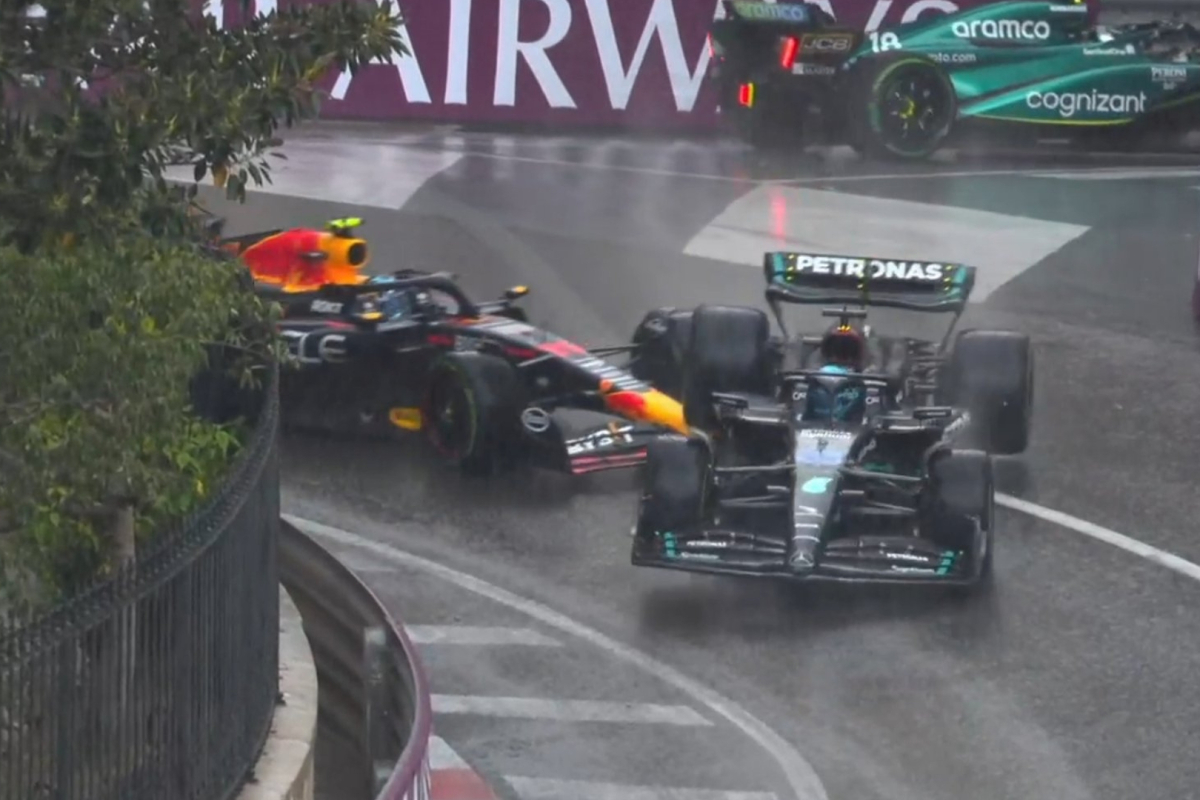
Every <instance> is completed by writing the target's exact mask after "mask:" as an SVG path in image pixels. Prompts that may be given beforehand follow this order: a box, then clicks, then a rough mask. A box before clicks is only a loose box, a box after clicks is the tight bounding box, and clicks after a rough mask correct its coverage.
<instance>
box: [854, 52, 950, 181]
mask: <svg viewBox="0 0 1200 800" xmlns="http://www.w3.org/2000/svg"><path fill="white" fill-rule="evenodd" d="M852 81H853V83H852V84H851V87H852V92H851V95H852V100H851V102H853V103H855V105H856V107H857V111H856V112H852V117H851V121H850V131H849V138H850V144H851V145H852V146H853V147H854V148H855V149H856V150H858V151H859V152H861V153H864V154H866V155H871V156H877V157H881V158H890V159H896V158H900V159H923V158H928V157H929V156H931V155H933V154H934V153H935V152H936V151H937V150H938V149H939V148H940V147H941V146H942V144H943V143H944V142H945V141H946V139H947V137H949V135H950V131H951V128H952V127H953V126H954V121H955V119H956V118H957V116H958V96H957V94H956V93H955V91H954V84H953V83H951V82H950V76H949V75H947V74H946V70H945V69H943V68H942V67H941V65H939V64H938V63H937V62H936V61H933V60H932V59H930V58H928V57H926V56H922V55H919V54H915V53H888V54H883V55H879V56H876V57H874V58H871V59H870V60H868V61H865V62H863V64H862V65H861V66H860V67H859V68H858V70H857V72H856V75H855V76H854V78H853V79H852Z"/></svg>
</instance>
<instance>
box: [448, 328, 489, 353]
mask: <svg viewBox="0 0 1200 800" xmlns="http://www.w3.org/2000/svg"><path fill="white" fill-rule="evenodd" d="M482 345H483V341H482V340H480V339H478V338H476V337H474V336H464V335H462V334H461V333H460V334H458V335H457V336H455V337H454V350H455V352H458V353H474V352H477V351H478V350H479V349H480V347H482Z"/></svg>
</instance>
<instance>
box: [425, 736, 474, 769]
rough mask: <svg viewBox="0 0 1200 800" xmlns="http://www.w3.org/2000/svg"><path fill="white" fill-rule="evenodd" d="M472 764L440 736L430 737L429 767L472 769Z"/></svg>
mask: <svg viewBox="0 0 1200 800" xmlns="http://www.w3.org/2000/svg"><path fill="white" fill-rule="evenodd" d="M470 768H471V765H470V764H468V763H467V762H466V761H464V760H463V757H462V756H460V755H459V754H458V753H456V752H455V751H454V748H453V747H451V746H450V743H449V742H447V741H446V740H445V739H443V738H442V737H440V736H430V737H429V769H431V770H435V771H436V770H444V769H470Z"/></svg>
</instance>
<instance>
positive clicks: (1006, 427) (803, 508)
mask: <svg viewBox="0 0 1200 800" xmlns="http://www.w3.org/2000/svg"><path fill="white" fill-rule="evenodd" d="M764 266H765V271H766V277H767V281H768V284H767V290H766V295H767V300H768V304H769V306H770V308H771V310H772V313H773V315H774V317H775V320H776V322H777V325H778V327H779V333H778V334H772V333H771V331H770V320H769V317H768V315H767V313H766V312H764V311H762V310H760V309H755V308H744V307H734V306H719V305H707V306H700V307H699V308H696V309H694V310H676V311H671V310H659V311H657V312H652V315H651V316H650V317H649V318H648V320H647V323H646V324H645V326H644V328H645V330H644V331H643V334H642V338H643V343H642V350H643V353H642V355H641V356H640V358H641V361H640V362H639V366H638V369H640V370H641V371H642V372H643V373H644V374H647V375H648V376H649V375H653V374H658V375H661V376H664V377H663V383H664V384H665V383H668V382H669V381H670V380H674V381H676V384H677V385H678V386H679V392H680V396H681V398H682V403H683V407H684V413H685V419H686V420H687V422H688V423H689V424H690V425H691V427H692V428H693V430H694V433H693V434H692V435H686V434H683V433H682V432H681V433H680V434H668V435H664V436H663V437H661V438H659V439H657V440H656V441H653V442H651V444H650V446H649V450H648V458H647V464H646V468H645V471H644V485H643V491H642V494H641V498H640V501H639V505H638V514H637V522H636V525H635V528H634V531H633V534H634V540H633V549H632V561H633V563H634V564H635V565H640V566H651V567H661V568H669V569H680V570H691V571H698V572H711V573H733V574H743V575H771V576H780V577H788V578H804V579H810V578H812V579H823V578H824V579H835V580H838V579H840V580H868V579H873V580H883V581H898V582H921V581H931V582H944V583H951V584H959V585H974V584H975V583H976V582H978V581H979V580H981V579H982V578H984V577H986V576H987V575H988V574H989V572H990V568H991V561H992V541H993V534H994V529H995V515H994V513H993V503H994V488H993V480H992V457H993V455H997V454H1007V455H1012V454H1017V453H1020V452H1022V451H1024V449H1025V447H1026V445H1027V443H1028V439H1029V434H1030V424H1031V418H1032V411H1031V408H1032V392H1033V354H1032V351H1031V348H1030V342H1029V340H1028V338H1027V337H1025V336H1023V335H1021V334H1018V333H1016V332H1011V331H987V330H964V331H961V332H959V333H958V334H957V336H952V334H953V332H954V329H955V327H956V325H957V322H958V319H959V317H960V316H961V314H962V312H963V310H964V307H965V305H966V303H967V299H968V297H969V295H970V292H971V289H972V287H973V286H974V280H975V270H974V268H972V267H969V266H963V265H958V264H946V263H929V262H912V261H897V260H887V259H877V258H859V257H851V256H826V255H809V254H797V253H768V254H767V255H766V257H765V264H764ZM796 304H800V305H803V304H819V305H832V306H833V307H831V308H827V309H825V310H824V312H823V313H824V314H825V315H826V316H829V317H833V318H835V319H836V322H835V324H834V325H832V326H831V327H830V328H829V329H828V330H827V331H825V332H824V333H823V334H821V335H815V336H795V335H793V334H791V333H789V331H788V328H787V326H786V324H785V319H784V316H785V315H784V309H785V308H788V307H792V306H794V305H796ZM880 306H882V307H893V308H902V309H910V310H914V311H918V312H926V313H938V312H941V313H949V314H951V315H953V316H952V321H951V322H950V324H949V327H948V330H947V332H946V335H945V337H944V338H943V339H942V340H941V341H937V342H933V341H921V340H916V339H912V338H903V337H885V336H881V335H878V334H877V333H876V332H874V331H873V330H871V328H870V326H869V325H868V324H867V323H866V322H865V319H866V316H867V312H868V309H869V308H870V307H880Z"/></svg>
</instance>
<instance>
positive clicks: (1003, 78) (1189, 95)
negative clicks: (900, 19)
mask: <svg viewBox="0 0 1200 800" xmlns="http://www.w3.org/2000/svg"><path fill="white" fill-rule="evenodd" d="M725 10H726V18H725V19H722V20H718V21H717V22H715V23H714V27H713V29H712V32H711V36H710V42H711V47H712V50H713V53H714V58H713V59H712V61H711V62H710V71H711V75H712V76H713V77H714V79H715V80H716V82H717V84H718V86H719V90H720V97H721V100H720V102H721V108H722V113H723V114H724V115H726V116H727V117H729V118H730V119H731V120H732V121H733V125H734V127H735V128H736V129H737V130H739V131H740V132H741V134H742V135H743V136H744V137H745V138H747V139H748V140H750V141H751V142H753V143H756V144H760V145H774V144H785V143H801V142H806V143H810V144H821V143H825V144H849V145H852V146H853V147H855V148H856V149H857V150H859V151H860V152H865V153H869V154H873V155H880V156H885V157H900V158H924V157H927V156H929V155H931V154H932V153H934V152H935V151H936V150H938V149H939V148H940V147H942V146H943V145H945V144H947V143H948V142H949V141H950V140H951V137H952V136H953V135H955V134H957V133H965V132H967V131H970V130H972V129H973V130H974V131H975V132H976V133H983V134H985V135H987V134H989V133H991V134H996V133H1002V134H1003V135H1004V137H1005V138H1006V139H1007V140H1010V141H1011V140H1013V139H1014V138H1017V139H1021V138H1039V137H1047V136H1053V137H1056V138H1074V139H1080V140H1083V141H1084V143H1085V144H1101V143H1103V142H1119V143H1121V144H1122V145H1123V146H1129V145H1130V144H1131V143H1132V142H1136V141H1138V140H1139V138H1140V137H1142V136H1145V135H1147V134H1149V133H1159V134H1164V135H1175V134H1182V133H1184V132H1186V131H1187V130H1188V129H1189V128H1191V127H1194V125H1195V123H1196V121H1197V116H1198V112H1200V103H1197V100H1198V99H1200V31H1198V30H1197V29H1196V28H1194V27H1193V26H1192V25H1190V24H1187V23H1174V22H1155V23H1139V24H1128V25H1119V26H1101V25H1094V24H1092V22H1091V20H1090V18H1089V14H1088V9H1087V7H1086V6H1085V5H1083V4H1082V3H1078V2H1057V1H1056V0H1038V1H1033V0H1030V1H1025V0H1022V1H1021V2H1000V3H988V4H985V5H982V6H978V7H975V8H972V9H968V10H965V11H960V12H957V13H952V14H945V15H936V16H932V17H930V16H926V17H924V18H922V19H919V20H916V21H914V22H909V23H906V24H902V25H898V26H896V27H893V28H890V29H886V30H879V31H872V32H870V33H864V32H862V31H859V30H857V29H851V28H846V27H840V26H838V25H837V24H836V22H835V21H834V20H833V18H832V17H830V16H829V15H828V14H826V13H825V12H824V11H823V10H822V9H820V8H819V7H817V6H815V5H810V4H792V3H770V4H769V3H760V2H749V0H726V1H725Z"/></svg>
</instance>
